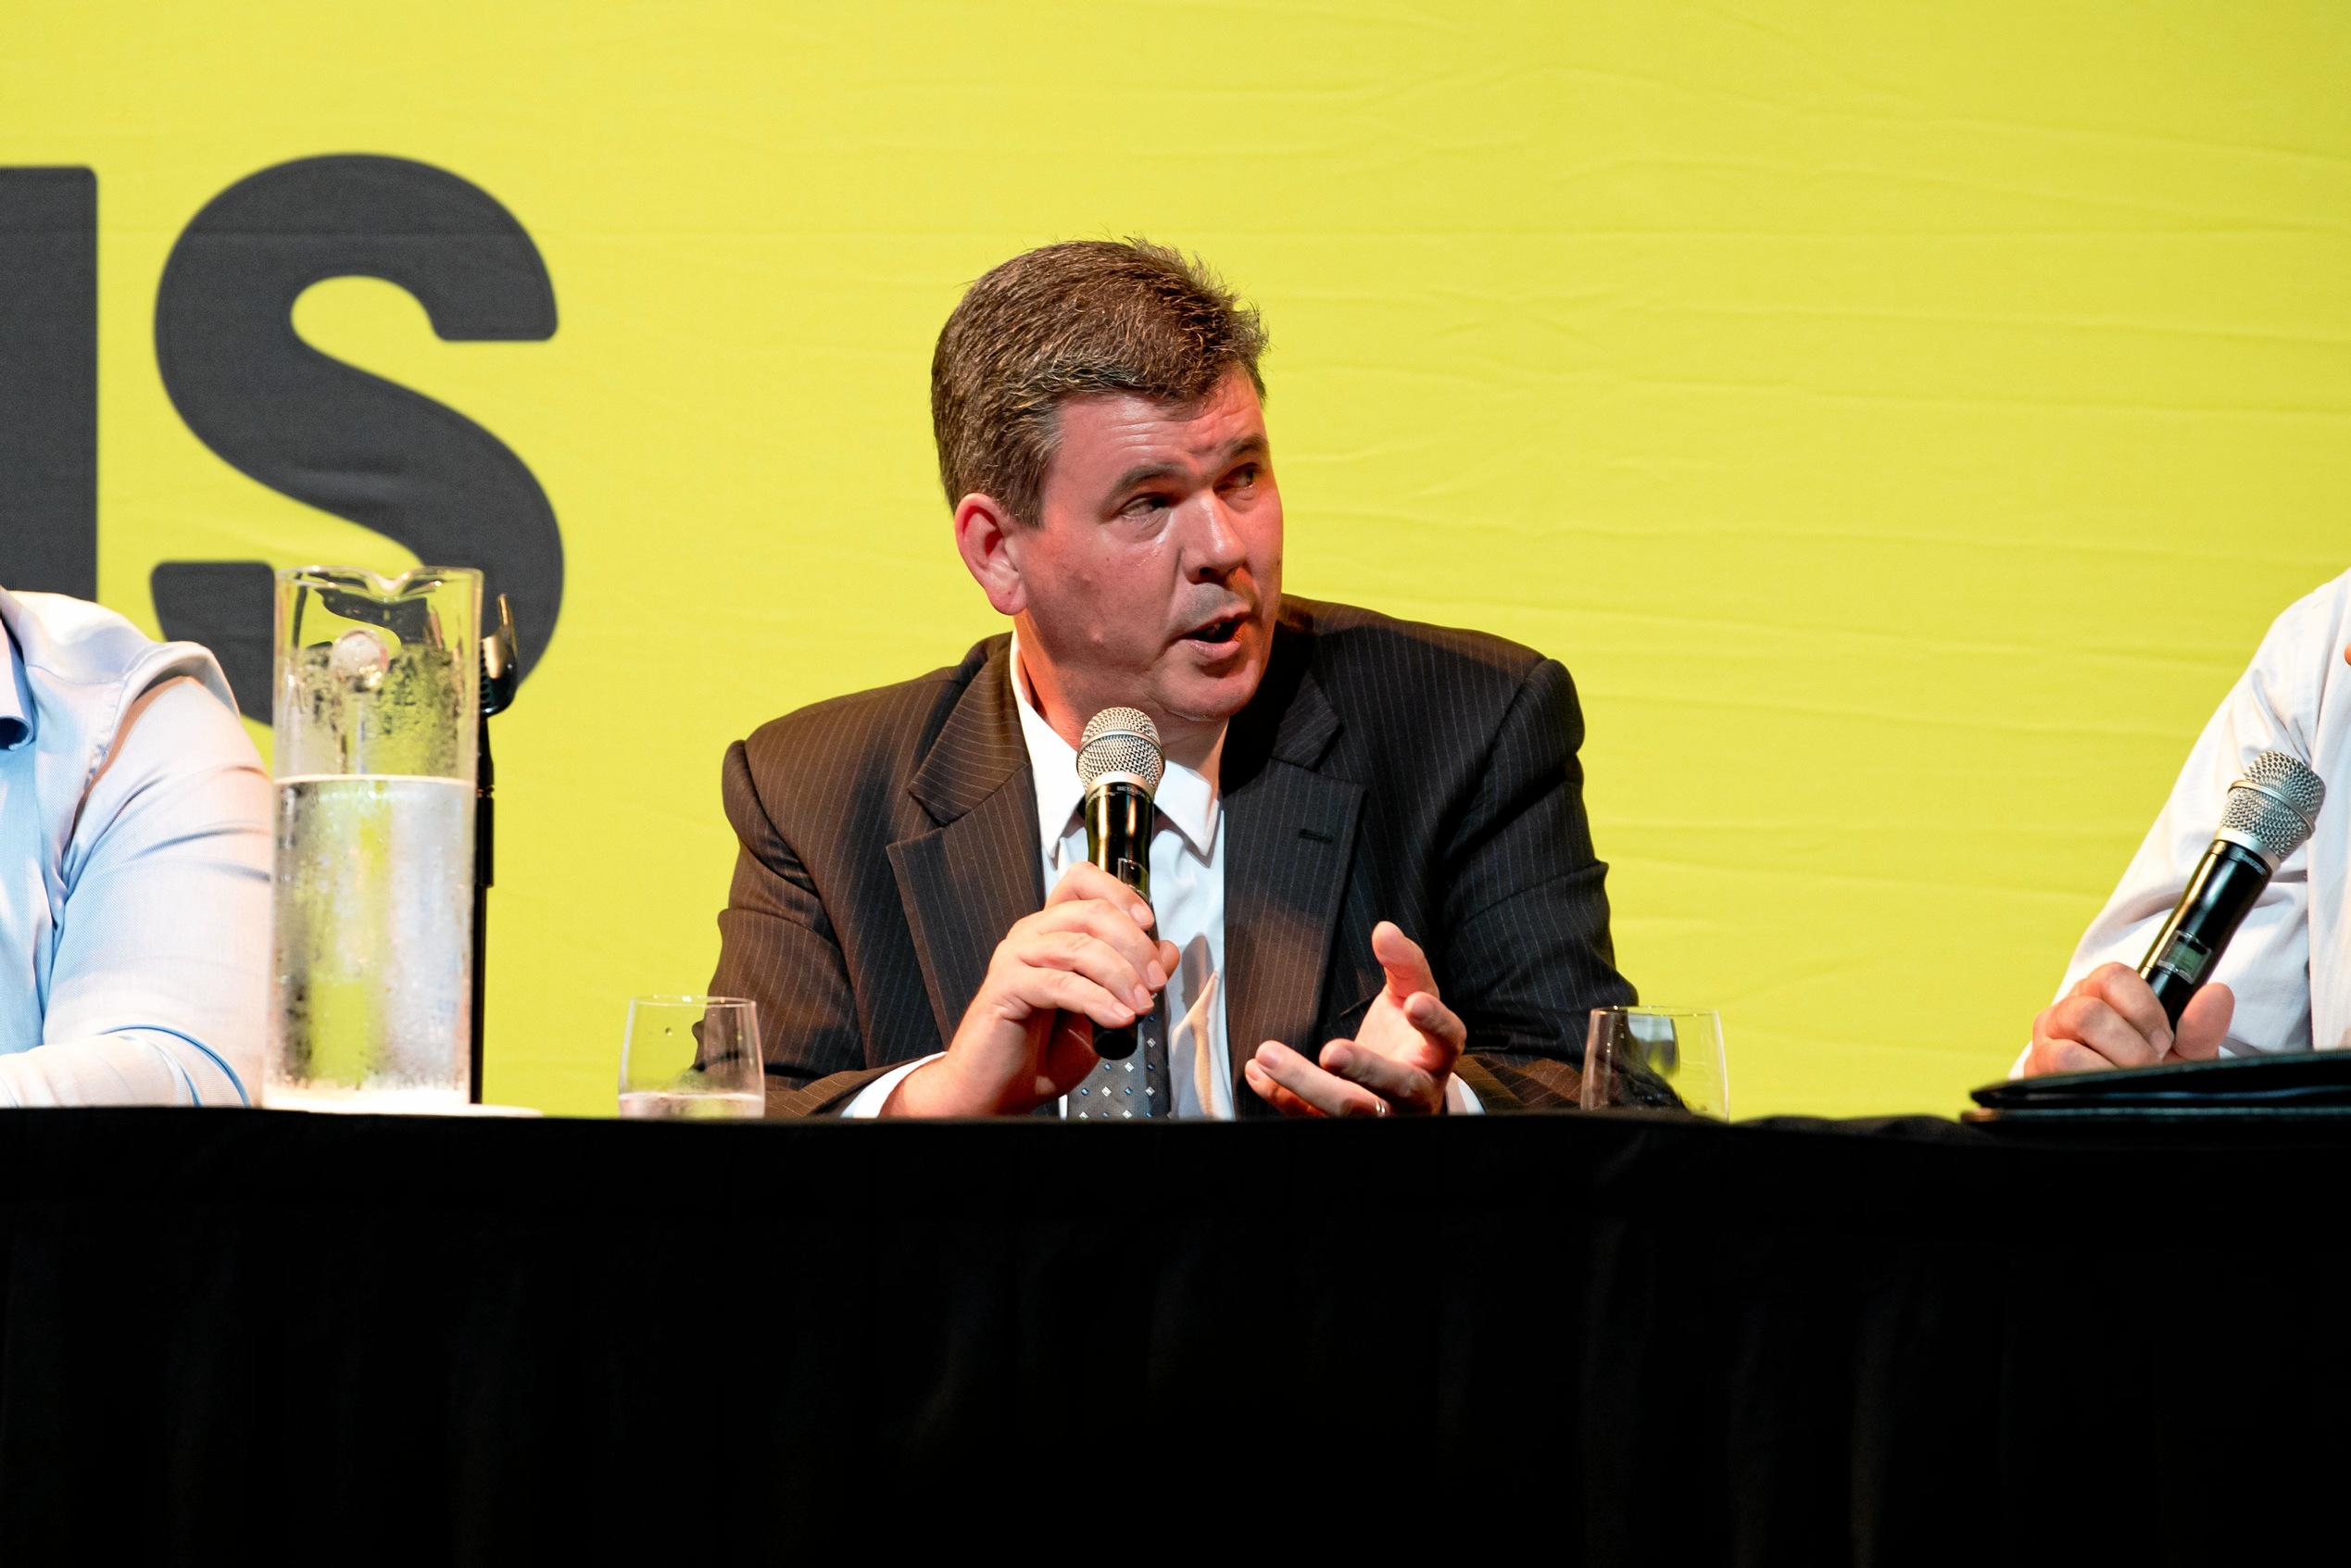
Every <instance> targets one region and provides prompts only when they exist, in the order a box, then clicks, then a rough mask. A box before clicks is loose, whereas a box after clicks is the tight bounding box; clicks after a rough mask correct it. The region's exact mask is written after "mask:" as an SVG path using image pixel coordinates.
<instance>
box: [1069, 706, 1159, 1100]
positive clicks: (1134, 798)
mask: <svg viewBox="0 0 2351 1568" xmlns="http://www.w3.org/2000/svg"><path fill="white" fill-rule="evenodd" d="M1165 767H1166V759H1165V758H1164V757H1163V755H1162V754H1161V752H1160V749H1159V729H1158V726H1156V725H1154V724H1153V723H1152V722H1151V721H1150V715H1149V714H1147V713H1144V712H1142V711H1141V710H1140V709H1133V708H1105V709H1102V710H1101V711H1100V713H1097V714H1095V715H1094V717H1093V718H1091V719H1089V720H1087V721H1086V733H1085V734H1083V735H1081V736H1079V737H1078V742H1077V777H1078V779H1079V781H1080V782H1081V783H1083V784H1085V785H1086V858H1087V859H1089V860H1091V861H1093V862H1094V864H1096V865H1098V866H1100V867H1101V868H1102V870H1104V871H1106V872H1110V873H1111V875H1113V876H1114V877H1116V878H1118V880H1119V881H1121V882H1123V883H1125V884H1126V885H1127V886H1129V887H1131V888H1133V889H1134V890H1135V891H1136V892H1138V893H1139V894H1141V895H1142V896H1143V901H1144V902H1145V903H1149V902H1150V897H1151V792H1152V791H1153V790H1155V789H1157V788H1159V779H1160V774H1161V773H1162V772H1163V771H1164V770H1165ZM1159 1013H1160V1010H1159V1009H1158V1007H1157V1006H1153V1008H1152V1009H1151V1010H1150V1012H1148V1013H1146V1014H1144V1015H1143V1016H1142V1017H1140V1018H1138V1019H1137V1020H1136V1021H1135V1022H1134V1024H1133V1025H1132V1026H1131V1027H1129V1028H1125V1029H1097V1030H1095V1031H1094V1054H1095V1055H1096V1056H1099V1057H1101V1058H1102V1059H1104V1060H1109V1061H1119V1060H1125V1058H1127V1057H1130V1056H1133V1055H1134V1054H1135V1047H1136V1046H1137V1044H1138V1042H1139V1041H1140V1040H1141V1039H1142V1038H1143V1036H1142V1035H1141V1033H1140V1032H1141V1031H1146V1030H1150V1031H1156V1030H1158V1029H1160V1028H1162V1027H1163V1023H1162V1021H1161V1019H1160V1015H1159Z"/></svg>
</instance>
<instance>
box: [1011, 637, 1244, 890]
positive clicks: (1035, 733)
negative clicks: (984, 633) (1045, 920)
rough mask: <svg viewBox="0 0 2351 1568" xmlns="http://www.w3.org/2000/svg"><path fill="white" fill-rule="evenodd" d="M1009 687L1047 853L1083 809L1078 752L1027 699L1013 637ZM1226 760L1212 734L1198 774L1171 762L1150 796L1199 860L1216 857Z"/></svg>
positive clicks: (1220, 734)
mask: <svg viewBox="0 0 2351 1568" xmlns="http://www.w3.org/2000/svg"><path fill="white" fill-rule="evenodd" d="M1005 669H1006V672H1007V674H1008V676H1009V678H1010V679H1011V681H1012V698H1013V701H1014V702H1015V703H1016V704H1017V705H1018V707H1019V709H1020V715H1021V739H1022V740H1023V741H1024V742H1025V744H1026V745H1027V746H1028V768H1029V773H1030V776H1031V777H1032V778H1033V779H1034V780H1035V782H1036V785H1037V832H1038V834H1039V835H1040V842H1041V843H1042V844H1043V845H1044V846H1045V847H1047V848H1049V849H1050V848H1051V847H1053V846H1054V845H1056V844H1059V843H1060V842H1061V841H1062V835H1063V834H1067V833H1068V832H1069V826H1070V819H1072V818H1073V817H1075V816H1076V815H1077V813H1078V811H1079V809H1081V808H1083V807H1084V806H1085V804H1086V786H1085V785H1084V784H1080V783H1078V780H1077V748H1076V747H1075V746H1071V745H1070V744H1069V742H1067V741H1065V740H1063V739H1062V737H1061V736H1060V735H1058V734H1055V733H1054V731H1053V726H1052V725H1050V724H1049V723H1047V722H1046V721H1045V715H1043V714H1042V713H1039V712H1038V711H1037V704H1036V702H1035V700H1034V699H1032V698H1031V697H1030V696H1029V693H1028V676H1027V674H1026V672H1025V671H1023V670H1022V668H1021V639H1020V634H1019V633H1013V634H1012V657H1011V658H1010V659H1007V660H1006V661H1005ZM1224 757H1225V732H1224V731H1223V730H1219V731H1217V732H1216V744H1215V745H1214V746H1212V747H1210V748H1209V753H1208V761H1207V762H1206V764H1205V765H1204V766H1203V767H1202V768H1201V769H1199V770H1197V771H1196V770H1194V769H1190V768H1187V767H1186V766H1184V764H1182V763H1181V762H1176V761H1172V760H1171V761H1170V762H1169V763H1168V764H1167V771H1166V772H1165V773H1164V774H1163V775H1162V777H1161V778H1160V781H1159V788H1158V790H1157V791H1155V792H1154V793H1153V794H1152V796H1151V804H1152V805H1154V806H1156V807H1158V808H1159V813H1160V815H1161V816H1163V817H1164V818H1166V819H1167V822H1168V825H1169V826H1171V827H1173V828H1174V829H1175V830H1176V832H1177V833H1179V834H1183V836H1184V842H1185V844H1186V845H1188V846H1189V847H1190V849H1191V851H1192V853H1193V854H1194V855H1196V856H1198V857H1199V858H1200V859H1202V860H1208V859H1212V858H1213V856H1214V855H1215V853H1216V826H1217V823H1218V822H1219V821H1221V820H1222V818H1223V815H1224V813H1223V810H1222V806H1221V801H1220V797H1219V795H1218V791H1217V787H1216V785H1217V777H1218V774H1219V773H1220V772H1221V771H1222V764H1223V761H1224Z"/></svg>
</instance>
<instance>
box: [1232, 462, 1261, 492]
mask: <svg viewBox="0 0 2351 1568" xmlns="http://www.w3.org/2000/svg"><path fill="white" fill-rule="evenodd" d="M1230 483H1233V484H1235V485H1239V486H1247V485H1251V484H1254V483H1257V465H1256V464H1255V463H1243V464H1242V465H1241V466H1240V467H1238V468H1237V469H1235V470H1233V473H1232V479H1231V481H1230Z"/></svg>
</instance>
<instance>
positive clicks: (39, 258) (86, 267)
mask: <svg viewBox="0 0 2351 1568" xmlns="http://www.w3.org/2000/svg"><path fill="white" fill-rule="evenodd" d="M0 587H8V588H31V589H40V590H44V591H46V592H49V593H56V594H73V595H77V596H80V597H82V598H85V599H88V598H95V597H96V596H97V593H98V177H97V176H96V175H95V174H94V173H92V172H91V171H90V170H89V169H0Z"/></svg>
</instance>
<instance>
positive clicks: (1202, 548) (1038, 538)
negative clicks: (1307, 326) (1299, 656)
mask: <svg viewBox="0 0 2351 1568" xmlns="http://www.w3.org/2000/svg"><path fill="white" fill-rule="evenodd" d="M1060 421H1061V423H1060V433H1061V439H1060V443H1059V445H1058V446H1057V447H1056V449H1055V451H1054V454H1053V458H1052V460H1051V462H1050V465H1049V466H1048V467H1047V469H1046V471H1045V484H1044V490H1043V494H1042V495H1040V496H1039V502H1038V508H1037V512H1038V517H1037V525H1036V526H1035V527H1034V528H1030V529H1024V530H1021V531H1019V532H1018V533H1017V534H1016V535H1015V536H1014V537H1013V538H1012V540H1010V541H1008V546H1009V547H1010V548H1011V549H1012V551H1014V552H1016V557H1017V559H1018V562H1019V566H1020V577H1021V584H1022V588H1023V590H1024V595H1025V599H1026V601H1027V602H1026V606H1025V609H1024V610H1023V611H1022V613H1021V616H1020V630H1021V644H1022V649H1023V657H1024V659H1025V661H1026V662H1027V663H1028V665H1029V673H1030V676H1031V679H1032V680H1033V681H1034V682H1035V683H1036V684H1037V687H1038V696H1040V697H1042V698H1043V699H1044V700H1045V702H1046V705H1047V708H1046V711H1047V714H1048V716H1049V717H1050V718H1054V719H1055V720H1056V721H1057V727H1058V724H1059V722H1060V721H1061V719H1062V716H1061V715H1057V714H1055V713H1054V712H1053V709H1054V708H1055V707H1061V708H1062V709H1064V710H1065V711H1066V713H1067V714H1068V715H1069V716H1070V720H1069V721H1073V722H1075V723H1080V724H1082V723H1083V722H1084V721H1086V720H1087V719H1088V718H1090V717H1091V716H1092V715H1093V714H1094V713H1095V711H1096V710H1098V709H1102V708H1106V707H1109V706H1112V705H1113V704H1125V705H1128V706H1132V707H1136V708H1140V709H1143V710H1144V711H1145V712H1147V713H1149V714H1150V716H1151V718H1152V720H1153V721H1154V722H1156V723H1157V724H1158V725H1159V726H1160V730H1161V733H1162V737H1163V739H1164V741H1165V742H1166V744H1167V746H1168V747H1169V749H1170V750H1171V751H1173V752H1175V753H1176V754H1177V755H1178V756H1183V755H1184V754H1185V753H1186V752H1187V751H1191V750H1195V749H1196V748H1195V747H1192V746H1187V745H1186V742H1187V741H1193V742H1200V743H1204V742H1205V740H1206V739H1207V738H1208V737H1210V736H1213V734H1215V731H1216V728H1217V726H1219V725H1221V724H1222V723H1223V722H1224V721H1226V720H1227V719H1229V718H1231V717H1232V716H1233V715H1234V714H1236V713H1238V712H1239V711H1240V710H1241V709H1242V708H1244V707H1246V706H1247V705H1248V703H1249V699H1250V698H1251V696H1254V695H1255V694H1256V691H1257V683H1258V681H1259V679H1260V678H1262V677H1263V676H1264V673H1265V659H1266V656H1267V654H1268V652H1269V651H1270V650H1271V648H1272V646H1273V633H1274V617H1275V612H1276V610H1277V609H1278V608H1280V603H1281V583H1282V500H1281V495H1280V492H1278V491H1277V490H1276V488H1275V487H1274V465H1273V454H1272V452H1271V451H1270V450H1269V449H1268V447H1267V445H1266V442H1265V417H1264V410H1263V409H1262V408H1260V406H1259V404H1258V401H1257V391H1256V389H1255V388H1254V387H1252V386H1251V384H1250V381H1249V377H1248V376H1247V374H1245V373H1244V372H1242V371H1240V370H1235V371H1233V372H1232V373H1231V374H1230V375H1228V376H1226V378H1225V380H1224V381H1223V382H1221V383H1218V385H1217V387H1216V389H1215V391H1213V393H1211V394H1210V395H1209V396H1208V397H1207V399H1206V400H1205V401H1203V402H1202V403H1201V405H1200V406H1199V407H1197V408H1170V407H1169V406H1168V405H1166V404H1163V403H1155V402H1152V401H1150V399H1148V398H1143V397H1136V396H1129V395H1102V396H1094V397H1083V398H1076V399H1073V400H1071V401H1070V402H1067V403H1064V404H1062V407H1061V409H1060Z"/></svg>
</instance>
